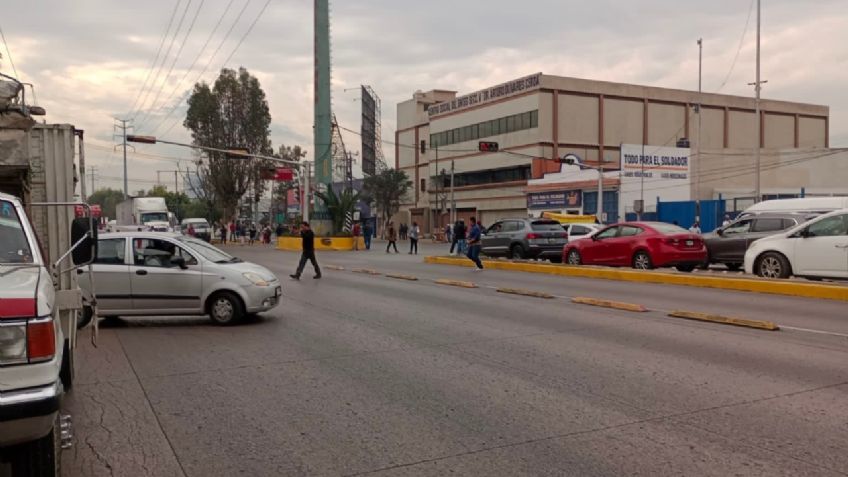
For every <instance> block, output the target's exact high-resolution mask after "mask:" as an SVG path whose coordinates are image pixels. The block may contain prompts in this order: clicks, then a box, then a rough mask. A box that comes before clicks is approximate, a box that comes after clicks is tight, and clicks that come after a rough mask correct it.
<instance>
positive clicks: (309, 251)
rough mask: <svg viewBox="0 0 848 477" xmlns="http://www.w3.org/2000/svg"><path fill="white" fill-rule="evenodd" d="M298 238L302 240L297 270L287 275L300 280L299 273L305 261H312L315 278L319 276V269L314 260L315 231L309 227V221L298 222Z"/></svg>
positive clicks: (316, 261)
mask: <svg viewBox="0 0 848 477" xmlns="http://www.w3.org/2000/svg"><path fill="white" fill-rule="evenodd" d="M300 238H301V241H302V244H301V248H302V249H303V252H302V253H301V254H300V264H299V265H298V266H297V272H295V273H294V274H293V275H289V276H290V277H292V278H293V279H295V280H300V274H301V273H303V268H304V267H305V266H306V261H307V260H309V261H311V262H312V267H313V268H315V276H314V277H312V278H315V279H316V280H317V279H319V278H321V269H320V268H318V260H315V233H314V232H312V229H310V228H309V222H303V223H302V224H300Z"/></svg>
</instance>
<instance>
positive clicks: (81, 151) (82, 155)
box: [74, 129, 94, 202]
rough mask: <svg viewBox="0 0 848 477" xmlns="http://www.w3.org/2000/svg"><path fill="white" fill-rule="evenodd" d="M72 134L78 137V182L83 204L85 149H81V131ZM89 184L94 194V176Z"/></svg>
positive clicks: (84, 197)
mask: <svg viewBox="0 0 848 477" xmlns="http://www.w3.org/2000/svg"><path fill="white" fill-rule="evenodd" d="M74 133H75V134H76V135H77V137H79V163H80V171H79V172H80V177H82V180H81V181H80V198H81V199H82V201H83V202H85V199H86V196H87V194H86V190H85V148H84V147H83V140H82V137H83V130H82V129H76V130H74ZM91 182H92V186H91V192H94V176H91Z"/></svg>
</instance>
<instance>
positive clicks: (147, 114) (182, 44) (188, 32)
mask: <svg viewBox="0 0 848 477" xmlns="http://www.w3.org/2000/svg"><path fill="white" fill-rule="evenodd" d="M205 2H206V0H200V4H199V5H198V6H197V10H195V11H194V16H193V17H192V18H191V23H190V24H189V26H188V29H187V30H186V32H185V35H183V41H182V42H180V47H179V49H178V50H177V54H176V55H174V60H173V61H171V66H170V67H168V73H167V74H165V79H164V80H162V84H160V85H159V90H158V91H156V96H155V97H154V98H153V102H152V103H150V107H149V108H148V109H147V111H146V112H145V114H144V118H142V120H141V121H140V123H141V125H144V123H145V122H147V120H148V118H150V114H151V113H153V112H154V111H155V110H156V107H157V104H158V103H159V97H160V96H161V95H162V90H163V89H165V85H166V84H168V80H169V79H171V73H173V72H174V66H175V65H176V64H177V61H179V59H180V55H182V53H183V49H184V48H185V46H186V43H188V37H189V36H190V35H191V32H192V30H194V24H195V22H196V21H197V17H198V15H200V9H201V8H203V4H204V3H205Z"/></svg>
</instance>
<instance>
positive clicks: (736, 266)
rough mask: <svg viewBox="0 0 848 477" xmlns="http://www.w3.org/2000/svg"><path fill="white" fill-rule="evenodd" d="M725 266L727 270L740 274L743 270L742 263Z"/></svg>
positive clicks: (726, 264)
mask: <svg viewBox="0 0 848 477" xmlns="http://www.w3.org/2000/svg"><path fill="white" fill-rule="evenodd" d="M724 266H725V267H727V269H728V270H730V271H731V272H738V271H739V270H741V269H742V264H741V263H725V264H724Z"/></svg>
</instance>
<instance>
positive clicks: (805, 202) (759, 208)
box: [739, 197, 848, 217]
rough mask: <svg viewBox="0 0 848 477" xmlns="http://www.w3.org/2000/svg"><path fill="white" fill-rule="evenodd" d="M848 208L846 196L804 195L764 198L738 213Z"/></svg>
mask: <svg viewBox="0 0 848 477" xmlns="http://www.w3.org/2000/svg"><path fill="white" fill-rule="evenodd" d="M841 209H848V197H805V198H800V199H774V200H764V201H762V202H760V203H757V204H754V205H752V206H751V207H748V208H747V209H745V211H744V212H742V213H741V214H739V215H740V217H741V216H745V215H757V214H760V213H763V212H802V213H803V212H807V213H810V214H825V213H827V212H833V211H834V210H841Z"/></svg>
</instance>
